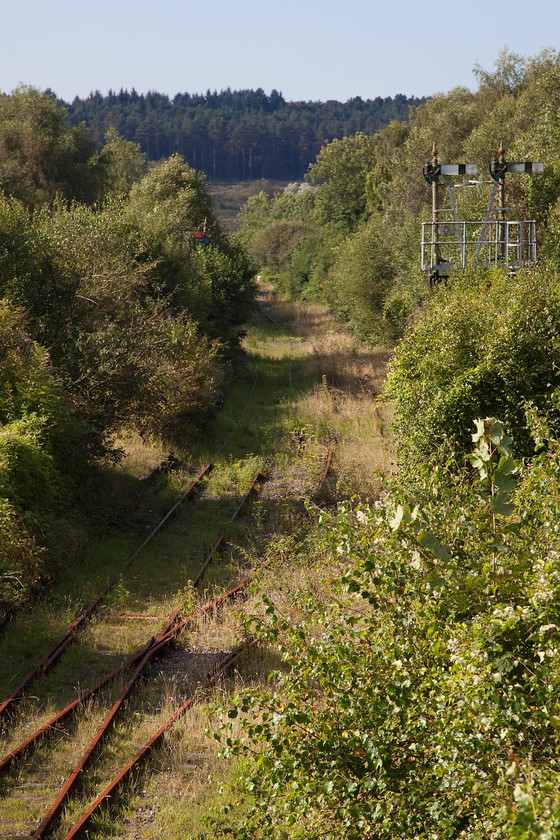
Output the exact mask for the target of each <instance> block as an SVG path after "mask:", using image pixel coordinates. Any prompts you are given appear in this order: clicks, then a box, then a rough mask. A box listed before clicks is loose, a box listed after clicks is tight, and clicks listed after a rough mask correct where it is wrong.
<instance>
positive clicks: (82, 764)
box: [0, 442, 333, 840]
mask: <svg viewBox="0 0 560 840" xmlns="http://www.w3.org/2000/svg"><path fill="white" fill-rule="evenodd" d="M332 457H333V444H332V442H331V443H330V445H329V449H328V453H327V457H326V461H325V465H324V469H323V472H322V474H321V478H320V480H319V483H318V486H317V489H316V493H318V492H319V490H320V489H321V487H322V485H323V483H324V481H325V480H326V478H327V475H328V472H329V469H330V466H331V462H332ZM211 468H212V463H211V462H210V463H209V464H207V465H206V467H205V468H204V469H203V470H202V471H201V472H200V473H199V474H198V476H197V477H196V478H195V479H194V481H193V482H192V483H191V485H190V486H189V488H188V489H187V490H186V491H185V493H184V494H183V495H182V497H181V498H180V499H179V500H178V502H177V503H176V504H175V505H174V506H173V508H172V509H171V510H170V511H169V512H168V513H167V514H166V516H165V517H164V518H163V519H162V520H161V522H160V523H159V524H158V525H157V526H156V528H155V529H154V530H153V531H152V532H151V534H150V535H149V536H148V537H147V538H146V540H145V541H144V542H143V543H142V545H141V546H140V547H139V548H138V549H137V550H136V551H135V552H134V554H133V555H132V556H131V557H130V558H129V559H128V561H127V562H126V564H125V565H124V566H123V568H122V569H121V570H120V572H119V573H117V575H115V576H114V578H112V579H111V581H110V582H109V584H107V586H106V587H105V588H104V589H103V590H102V592H101V593H99V594H98V595H97V596H96V598H95V599H94V600H93V601H92V603H91V604H90V605H89V607H88V608H87V610H85V611H84V612H83V613H82V614H81V615H80V616H78V618H77V619H76V620H75V621H74V622H73V623H72V625H71V627H70V628H68V630H67V631H66V633H65V634H64V635H63V636H62V637H61V639H60V640H59V642H58V643H57V644H56V645H55V646H53V647H52V648H51V649H50V651H49V652H48V653H47V654H45V656H44V657H43V658H42V659H41V660H40V662H39V663H37V665H36V666H35V668H34V669H32V670H31V671H30V672H29V674H28V675H27V677H26V678H25V680H24V681H22V683H20V685H19V686H18V687H17V688H16V689H14V691H13V692H12V694H11V695H10V697H9V698H7V700H6V701H4V703H3V704H2V706H0V714H1V713H3V712H4V711H5V709H6V708H8V706H9V705H10V704H11V703H13V702H14V701H15V700H16V699H17V697H18V696H19V695H20V694H21V692H22V691H23V689H24V688H25V687H27V685H28V684H29V683H30V682H31V680H32V679H33V678H34V677H35V676H36V675H37V674H38V673H40V672H41V671H42V669H43V668H44V667H45V666H46V667H50V665H51V664H52V663H53V662H54V661H56V659H57V658H58V657H59V656H60V655H61V653H62V652H63V650H64V649H65V647H66V646H67V644H68V643H69V641H70V640H71V638H72V635H73V634H74V633H75V632H76V630H77V629H78V627H79V626H80V625H81V624H82V623H83V622H84V621H85V620H86V618H87V617H88V616H90V615H92V614H93V612H94V611H95V609H96V607H97V605H98V604H99V603H100V601H101V600H102V598H103V597H104V596H105V594H106V593H107V591H109V589H110V587H111V586H113V585H114V584H115V582H116V581H117V580H118V579H119V578H120V576H121V575H122V572H123V571H124V570H125V569H126V568H128V567H129V566H130V565H131V564H132V562H133V561H134V559H136V557H137V556H138V554H139V553H140V551H141V550H142V549H143V548H144V547H145V546H146V545H147V544H148V542H149V541H150V540H151V539H152V538H153V537H154V536H155V534H156V533H158V531H159V530H160V529H161V528H162V527H163V525H164V524H165V522H166V521H167V520H168V519H169V518H170V516H171V515H172V514H173V512H174V511H175V510H176V509H177V507H178V506H179V505H180V504H181V502H182V501H184V499H186V498H187V497H188V496H189V495H190V493H191V492H192V491H193V489H194V487H195V486H196V485H197V484H198V482H199V481H201V479H202V478H203V476H204V475H205V474H206V473H207V472H208V471H209V470H210V469H211ZM262 479H263V476H262V474H261V473H260V472H258V473H257V474H256V475H255V477H254V479H253V481H252V483H251V485H250V487H249V489H248V490H247V492H246V493H245V495H244V496H243V498H242V500H241V501H240V503H239V505H238V507H237V509H236V510H235V512H234V514H233V515H232V516H231V517H230V519H229V521H230V522H233V521H234V520H235V519H236V517H237V516H238V515H239V513H240V511H241V510H242V508H243V506H244V505H245V503H246V502H247V500H248V498H249V497H250V495H251V493H252V492H253V491H254V489H255V487H256V486H257V484H258V483H259V482H260V481H262ZM224 540H225V538H224V535H223V534H220V536H219V537H218V539H217V540H216V542H215V543H214V545H213V546H212V548H211V550H210V552H209V553H208V555H207V556H206V557H205V559H204V561H203V562H202V564H201V567H200V569H199V571H198V573H197V575H196V576H195V579H194V580H193V586H197V585H198V584H199V583H200V581H201V580H202V578H203V576H204V574H205V572H206V570H207V568H208V566H209V565H210V563H211V562H212V559H213V557H214V556H215V554H216V552H217V551H218V550H219V548H220V547H221V545H222V544H223V543H224ZM258 571H260V569H259V570H257V572H255V573H253V574H252V575H250V576H249V577H247V578H246V579H245V580H244V581H243V582H242V583H240V584H238V585H237V586H235V587H233V588H232V589H230V590H229V591H228V592H226V593H224V594H223V595H221V596H219V597H218V598H216V599H215V600H213V601H211V602H210V603H208V604H206V605H205V606H204V607H202V608H200V609H199V610H197V611H195V612H194V613H192V614H191V615H190V616H188V617H187V618H186V619H183V620H181V612H182V607H179V608H178V609H177V610H176V611H175V612H174V613H173V614H172V615H171V616H170V617H169V618H168V619H167V621H166V622H165V624H164V625H163V627H162V628H161V629H160V631H159V633H158V634H157V636H153V637H151V638H150V639H149V640H148V642H146V644H145V645H144V646H143V647H142V648H141V649H139V650H138V651H137V652H136V653H135V654H134V655H133V656H132V657H130V658H129V659H128V660H127V661H126V662H123V663H122V664H121V665H119V666H118V667H117V668H115V669H114V670H113V671H112V672H111V673H110V674H107V675H106V676H105V677H103V678H102V679H101V680H100V681H99V682H98V683H96V684H95V685H94V686H92V687H91V688H89V689H87V690H86V691H84V692H83V693H82V694H81V695H80V696H79V697H78V698H77V699H76V700H74V701H73V702H72V703H70V704H69V705H68V706H67V707H66V708H65V709H63V710H62V711H61V712H59V713H58V714H57V715H56V716H55V717H53V718H52V719H51V720H50V721H48V723H46V724H44V725H43V726H42V727H40V728H39V729H38V730H37V731H36V732H35V733H33V734H32V735H31V736H29V737H28V738H27V739H26V740H25V741H24V742H23V743H21V744H20V745H19V746H18V747H16V748H15V749H13V750H12V751H11V752H10V754H9V755H7V756H6V757H5V758H4V759H2V760H0V775H2V773H5V772H6V771H7V770H8V769H9V768H10V767H11V766H12V764H13V763H14V762H16V761H17V760H18V759H20V758H21V757H22V756H23V755H26V754H27V753H28V752H29V750H30V749H32V748H33V747H34V746H36V745H37V744H38V743H39V742H40V741H41V740H42V739H43V738H46V737H50V736H51V735H52V734H53V733H55V732H56V731H57V730H58V727H59V725H60V724H61V723H62V722H63V721H65V720H67V719H68V718H69V717H70V716H71V715H72V714H73V713H74V712H75V711H76V709H78V708H79V707H81V706H83V704H84V703H85V702H86V701H87V700H89V699H90V698H91V697H93V696H94V695H95V694H96V693H97V692H99V691H101V689H102V688H104V687H105V686H106V685H107V684H108V683H109V682H111V681H112V680H115V679H116V678H117V677H118V676H119V675H120V674H122V673H124V672H125V671H126V670H127V669H130V668H133V667H134V666H135V669H134V671H133V673H132V675H131V676H130V678H129V680H128V682H127V683H126V685H125V686H124V688H123V690H122V691H121V693H120V695H119V697H118V698H117V700H116V701H115V702H114V703H113V705H112V707H111V709H110V711H109V712H108V714H107V715H106V717H105V719H104V720H103V722H102V724H101V725H100V726H99V728H98V730H97V732H96V734H95V736H94V738H93V739H92V741H91V742H90V743H89V745H88V746H87V748H86V750H85V751H84V753H83V755H82V757H81V758H80V760H79V761H78V762H77V764H76V765H75V767H74V769H73V770H72V772H71V773H70V775H69V776H68V778H67V779H66V781H65V782H64V784H63V785H62V788H61V790H60V792H59V794H58V796H57V798H56V799H55V801H54V802H53V803H52V805H51V807H50V808H49V810H48V812H47V814H46V815H45V816H44V818H43V819H42V821H41V823H40V825H39V826H38V828H37V829H36V830H35V832H34V833H33V834H32V840H44V838H47V837H49V836H50V835H51V834H52V832H53V831H54V830H55V827H56V825H57V823H58V821H59V819H60V816H61V813H62V810H63V808H64V807H65V805H66V803H67V802H68V801H69V798H70V797H71V795H72V793H73V791H74V789H75V788H76V785H77V783H78V781H79V779H80V778H81V777H82V775H83V773H84V771H85V770H86V768H87V767H88V765H89V764H90V762H91V761H92V759H93V757H94V755H95V754H96V752H97V750H98V748H99V746H100V744H101V743H102V742H103V741H104V740H105V738H106V737H108V735H109V730H110V728H111V726H112V724H113V722H114V721H115V720H116V718H117V716H118V715H119V714H120V713H121V710H122V707H123V704H124V702H125V700H126V699H127V698H128V697H129V695H130V693H131V692H132V690H133V688H134V686H135V684H136V682H137V680H138V678H139V677H140V675H141V674H142V673H143V671H144V669H145V668H146V666H147V664H148V663H149V662H150V661H151V660H152V658H153V657H154V656H157V654H158V653H161V652H162V651H163V650H164V649H165V648H166V647H167V646H168V645H169V644H170V643H171V642H172V641H173V640H174V639H176V638H177V636H178V635H179V634H180V632H181V631H182V630H183V629H185V628H186V627H187V625H188V624H189V623H191V622H193V621H194V620H195V619H196V618H197V617H198V616H200V615H203V614H204V613H206V612H209V611H211V610H215V609H217V608H218V607H219V606H220V604H222V603H224V602H225V601H226V600H228V599H230V598H233V597H235V596H236V595H237V594H238V593H240V592H242V591H243V590H244V589H245V588H246V587H247V586H248V584H249V583H251V582H252V581H253V580H254V579H255V576H256V574H258ZM70 632H71V635H70V636H68V634H69V633H70ZM250 644H252V642H251V641H246V642H242V643H241V644H239V645H238V646H237V647H235V648H234V649H233V650H232V651H231V652H230V653H229V654H228V655H227V656H226V657H225V658H224V659H223V661H222V662H221V663H220V664H219V665H218V667H217V668H216V669H215V670H214V672H213V673H211V674H210V675H209V676H208V679H207V680H206V681H205V682H204V683H203V684H202V685H199V686H198V687H197V688H196V689H195V690H194V691H193V692H192V694H191V695H190V696H189V697H188V698H187V700H186V701H185V702H184V703H183V704H182V705H181V706H180V707H179V708H178V709H177V710H176V711H175V712H174V713H173V714H172V715H171V717H170V718H168V720H167V721H166V722H165V723H164V724H163V725H162V726H160V728H159V729H158V730H157V731H156V732H155V733H154V734H153V735H152V737H150V738H149V739H148V741H147V742H146V743H145V744H144V746H143V747H142V748H141V749H140V750H139V751H138V752H137V754H136V755H135V756H134V757H133V759H132V760H131V761H129V762H127V764H126V765H125V766H124V767H123V768H122V769H121V770H120V771H119V772H118V773H117V774H116V776H114V778H113V779H112V780H111V782H110V783H109V784H108V785H107V786H106V787H105V788H104V790H103V791H102V792H101V793H100V794H99V795H98V796H97V798H96V799H95V800H94V801H93V802H92V803H91V804H90V805H89V806H88V808H87V809H86V811H85V812H84V813H83V814H82V816H81V817H80V818H79V819H78V820H77V822H75V823H74V825H73V826H72V827H71V829H70V830H69V831H68V832H67V833H66V834H65V835H64V840H74V838H78V837H82V836H85V834H86V833H87V829H88V826H89V825H90V823H91V819H92V818H93V816H94V814H95V812H96V811H97V810H98V809H99V808H100V806H101V805H103V804H107V803H110V802H111V801H112V798H113V795H114V793H115V791H116V790H117V789H118V788H119V787H120V786H121V785H122V784H123V783H124V782H125V781H126V779H127V778H128V777H129V775H130V773H131V771H132V770H133V768H134V767H136V766H137V765H139V764H140V763H141V762H143V761H145V760H146V759H147V757H148V756H149V754H150V753H151V751H152V750H153V749H154V748H155V747H156V746H157V745H158V744H159V743H160V741H161V739H162V737H163V735H164V733H165V732H166V731H167V730H168V729H169V728H170V727H171V726H172V725H173V723H174V722H175V721H176V720H178V719H179V718H180V717H181V716H182V715H184V714H185V713H186V712H187V710H188V709H189V708H191V706H192V705H193V703H194V702H195V700H196V698H197V696H198V694H199V693H200V692H201V691H203V690H204V689H206V688H208V687H210V686H211V685H213V684H214V683H215V681H216V680H217V679H218V678H219V677H220V676H221V675H222V674H225V673H226V671H227V670H228V669H230V668H231V667H232V666H233V665H234V664H235V662H237V660H238V659H239V657H240V656H241V654H242V653H243V651H244V650H245V649H246V648H247V647H248V646H249V645H250Z"/></svg>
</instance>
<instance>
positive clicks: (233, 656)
mask: <svg viewBox="0 0 560 840" xmlns="http://www.w3.org/2000/svg"><path fill="white" fill-rule="evenodd" d="M250 644H252V642H243V643H242V644H241V645H238V647H237V648H234V650H233V651H232V652H231V653H230V654H229V656H228V657H227V658H226V659H225V660H224V661H223V662H222V663H221V664H220V665H219V666H218V668H216V669H215V670H214V672H213V673H212V675H211V676H210V677H209V679H208V680H207V681H206V682H205V683H203V684H202V685H200V686H198V688H197V689H196V691H195V693H194V694H192V695H191V696H190V697H189V698H188V699H187V700H186V701H185V702H184V703H183V705H182V706H180V707H179V708H178V709H177V710H176V711H175V712H174V713H173V715H171V717H170V718H168V720H167V721H166V722H165V723H164V724H163V725H162V726H160V728H159V729H158V730H157V732H156V733H155V734H154V735H153V736H152V737H151V738H150V739H149V740H148V741H147V742H146V743H145V744H144V746H143V747H142V748H141V749H140V750H139V752H137V753H136V755H135V756H134V758H133V759H132V760H131V761H129V762H128V764H127V765H126V766H125V767H123V769H122V770H121V771H120V772H119V773H118V774H117V775H116V776H115V777H114V778H113V779H112V781H111V782H110V783H109V784H108V785H107V787H106V788H105V789H104V790H103V791H102V793H100V794H99V796H98V797H97V798H96V799H95V800H94V802H92V804H91V805H90V806H89V807H88V809H87V810H86V811H85V813H84V814H83V815H82V816H81V817H80V819H79V820H78V821H77V822H76V823H74V825H73V826H72V828H71V829H70V831H69V832H68V833H67V834H66V835H65V836H64V838H63V840H75V838H77V837H79V836H80V835H81V834H82V832H84V830H86V829H87V826H88V824H89V823H90V821H91V818H92V817H93V815H94V813H95V812H96V811H97V809H98V808H99V807H100V806H101V805H103V804H108V803H109V801H110V799H111V797H112V796H113V794H114V792H115V790H116V789H117V788H118V787H120V785H121V784H122V783H123V781H124V780H125V779H126V777H127V776H128V775H129V773H130V772H131V771H132V769H133V768H134V767H136V765H137V764H139V763H140V762H141V761H142V760H144V759H145V758H146V757H147V756H148V755H149V754H150V753H151V751H152V750H153V749H154V747H156V746H157V745H158V744H159V741H160V740H161V738H162V737H163V735H164V733H165V732H166V730H167V729H169V727H170V726H171V725H172V724H173V723H175V721H176V720H178V718H180V717H181V716H182V715H184V714H185V712H186V711H188V709H190V707H191V706H192V705H193V703H194V701H195V700H196V695H197V694H198V693H199V692H200V691H203V690H205V689H207V688H210V687H211V686H212V685H214V683H215V682H216V680H217V679H218V677H220V676H221V675H222V674H224V673H225V671H226V670H228V669H229V668H231V666H232V665H233V664H234V663H235V662H236V661H237V660H238V659H239V657H240V656H241V654H242V653H243V651H244V650H245V649H246V648H247V647H248V646H249V645H250ZM40 836H41V835H38V836H37V835H33V838H32V840H38V837H40Z"/></svg>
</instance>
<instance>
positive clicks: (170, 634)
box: [7, 576, 254, 840]
mask: <svg viewBox="0 0 560 840" xmlns="http://www.w3.org/2000/svg"><path fill="white" fill-rule="evenodd" d="M253 577H254V576H250V577H249V578H246V579H245V581H243V582H242V583H241V584H238V585H237V586H236V587H234V588H233V589H231V590H230V591H229V592H226V593H224V594H223V595H221V596H220V597H219V598H216V599H215V600H214V601H212V602H210V603H209V604H206V606H205V607H202V608H201V609H200V610H197V612H196V613H193V615H192V616H189V618H188V619H185V621H183V622H181V623H180V624H179V625H177V626H176V627H175V628H173V629H171V630H167V632H165V633H164V632H162V633H161V635H160V636H158V637H157V638H155V639H153V638H152V639H150V641H149V642H148V643H147V645H145V646H144V648H143V649H142V651H139V652H138V653H137V654H136V655H135V657H134V660H135V661H137V660H138V659H141V661H140V662H139V664H138V665H137V667H136V670H135V671H134V673H133V674H132V676H131V677H130V679H129V681H128V682H127V684H126V685H125V687H124V688H123V690H122V691H121V693H120V695H119V696H118V698H117V699H116V700H115V702H114V703H113V706H112V707H111V709H110V711H109V712H108V714H107V715H106V716H105V718H104V720H103V722H102V723H101V725H100V726H99V727H98V729H97V732H96V733H95V735H94V737H93V739H92V740H91V741H90V743H89V745H88V746H87V747H86V750H85V752H84V753H83V755H82V757H81V758H80V760H79V761H78V763H77V764H76V766H75V767H74V769H73V770H72V772H71V773H70V775H69V776H68V778H67V779H66V781H65V783H64V785H63V786H62V788H61V790H60V792H59V794H58V796H57V798H56V799H55V801H54V802H53V804H52V805H51V807H50V808H49V810H48V812H47V813H46V814H45V816H44V818H43V819H42V821H41V823H40V824H39V826H38V828H37V829H36V831H35V833H34V834H33V835H32V840H40V838H44V837H47V836H48V835H49V834H50V832H51V831H52V830H53V828H54V825H55V823H56V822H57V821H58V818H59V816H60V814H61V812H62V809H63V807H64V805H65V802H66V800H67V798H68V797H69V796H70V794H71V793H72V792H73V790H74V788H75V787H76V785H77V783H78V781H79V779H80V776H81V774H82V773H83V772H84V771H85V769H86V767H87V766H88V765H89V763H90V761H91V759H92V757H93V756H94V754H95V752H96V751H97V749H98V747H99V746H100V744H101V742H102V741H103V739H104V738H105V736H106V735H107V733H108V730H109V727H110V726H111V725H112V723H113V722H114V720H115V718H116V717H117V715H118V713H119V711H120V710H121V708H122V705H123V703H124V702H125V700H126V699H127V698H128V697H129V695H130V693H131V691H132V689H133V687H134V685H135V683H136V681H137V679H138V678H139V677H140V675H141V674H142V672H143V670H144V668H145V667H146V665H147V664H148V663H149V661H150V660H151V658H152V657H153V656H154V655H155V654H156V653H159V652H160V651H161V650H162V648H164V647H165V646H167V645H168V644H169V643H170V642H171V641H172V639H173V638H174V637H175V636H176V635H177V634H178V633H179V632H180V631H181V630H182V629H183V628H184V627H185V626H186V625H187V624H189V623H190V622H191V621H193V620H194V619H195V618H196V617H197V616H198V615H200V614H202V613H205V612H207V611H209V610H211V609H213V608H214V607H216V606H217V605H218V604H220V603H222V602H223V601H225V600H226V599H228V598H231V597H232V596H233V595H235V594H237V593H238V592H239V591H241V590H242V589H243V588H244V587H245V586H247V585H248V583H250V582H251V580H252V579H253ZM127 664H128V665H130V664H131V662H130V661H129V662H128V663H127ZM120 670H122V669H120ZM76 705H77V703H74V704H72V706H73V707H74V708H75V706H76ZM23 747H24V745H22V749H23ZM18 752H19V749H18ZM14 757H15V756H14ZM7 758H10V756H8V757H7ZM12 760H13V759H12Z"/></svg>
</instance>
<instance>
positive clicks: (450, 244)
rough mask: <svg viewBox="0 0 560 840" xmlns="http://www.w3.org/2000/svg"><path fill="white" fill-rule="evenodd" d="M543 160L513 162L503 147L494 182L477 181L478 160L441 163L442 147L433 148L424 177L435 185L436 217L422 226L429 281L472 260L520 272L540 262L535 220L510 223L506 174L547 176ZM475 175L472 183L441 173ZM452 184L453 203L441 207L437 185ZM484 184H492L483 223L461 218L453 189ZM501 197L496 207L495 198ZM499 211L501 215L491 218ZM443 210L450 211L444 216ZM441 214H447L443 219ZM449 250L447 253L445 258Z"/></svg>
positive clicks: (494, 166) (424, 265)
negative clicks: (451, 179)
mask: <svg viewBox="0 0 560 840" xmlns="http://www.w3.org/2000/svg"><path fill="white" fill-rule="evenodd" d="M543 171H544V166H543V164H542V163H533V162H532V161H525V162H522V163H517V162H508V161H507V160H506V158H505V152H504V149H503V147H502V146H500V148H499V149H498V157H497V158H496V159H494V160H493V161H492V163H491V164H490V175H491V179H492V180H490V181H476V180H474V179H473V178H472V176H474V175H476V174H477V166H476V164H470V163H458V164H440V163H439V162H438V158H437V149H436V147H435V144H434V147H433V149H432V159H431V162H428V163H426V164H425V166H424V168H423V175H424V178H425V179H426V181H427V183H428V184H429V185H430V186H431V188H432V221H431V222H424V223H423V224H422V268H423V269H424V270H425V271H428V272H429V275H428V285H429V287H430V288H432V286H433V284H434V283H435V282H437V281H438V280H440V279H444V278H446V277H447V276H448V275H447V274H446V273H445V272H447V271H450V270H453V269H456V268H466V266H467V264H469V263H472V264H475V265H480V266H489V265H496V264H498V265H503V266H505V267H506V268H508V269H509V270H510V271H516V270H517V269H518V268H520V267H521V266H522V265H535V263H536V261H537V242H536V223H535V221H534V220H529V221H507V220H506V213H507V208H506V206H505V176H506V173H507V172H512V173H524V174H532V175H536V174H542V172H543ZM450 175H453V176H459V175H467V176H471V177H470V178H469V181H468V182H467V183H461V184H452V183H450V182H449V181H445V182H443V183H442V181H441V180H440V179H441V177H442V176H450ZM443 184H445V186H446V187H447V192H448V196H449V206H447V207H440V203H439V195H438V189H439V187H441V186H442V185H443ZM480 184H489V185H491V186H492V190H491V194H490V199H489V202H488V206H487V210H486V215H485V217H484V219H483V220H482V221H459V217H458V214H457V206H456V203H455V195H454V190H455V189H457V188H462V187H474V186H478V185H480ZM496 195H497V196H498V201H497V206H494V202H495V199H496ZM493 213H495V214H496V216H497V218H494V219H491V215H492V214H493ZM444 214H447V218H445V216H444ZM442 215H443V216H444V217H443V218H442ZM443 252H445V256H443Z"/></svg>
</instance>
